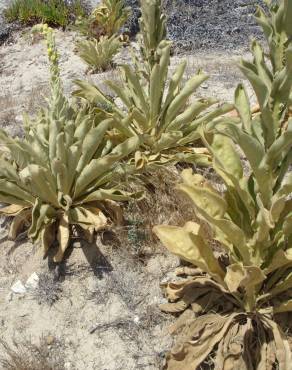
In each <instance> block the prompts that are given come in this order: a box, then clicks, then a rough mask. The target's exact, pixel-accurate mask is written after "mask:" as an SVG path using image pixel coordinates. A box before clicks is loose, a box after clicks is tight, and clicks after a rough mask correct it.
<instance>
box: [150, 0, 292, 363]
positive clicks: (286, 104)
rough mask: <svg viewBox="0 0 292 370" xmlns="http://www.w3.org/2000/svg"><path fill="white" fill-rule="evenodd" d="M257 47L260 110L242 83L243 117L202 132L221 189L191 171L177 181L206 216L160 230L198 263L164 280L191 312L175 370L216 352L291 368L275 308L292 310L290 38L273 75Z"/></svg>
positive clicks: (180, 326)
mask: <svg viewBox="0 0 292 370" xmlns="http://www.w3.org/2000/svg"><path fill="white" fill-rule="evenodd" d="M287 5H288V3H287V2H280V3H279V4H278V5H277V7H276V8H273V9H274V11H275V9H276V13H272V14H273V15H272V17H271V18H272V20H271V21H273V20H274V19H275V18H276V19H277V22H278V23H281V22H282V25H285V23H284V20H285V16H284V15H286V12H287V11H288V9H287V8H285V6H287ZM283 9H284V11H283ZM281 14H282V16H281ZM279 27H280V26H279ZM285 29H286V28H285V27H283V30H285ZM286 36H287V35H286ZM278 40H279V39H278ZM274 46H275V45H274ZM253 49H254V50H253V51H254V61H253V63H249V64H246V62H243V63H242V65H241V68H242V70H243V71H244V72H245V73H246V75H247V76H248V78H249V80H250V82H251V84H252V86H253V88H254V91H255V94H256V96H257V99H258V103H259V111H258V112H257V113H255V114H252V113H251V111H252V109H251V106H250V103H249V101H248V98H247V96H246V94H245V92H244V90H243V88H242V86H239V88H238V89H237V90H236V94H235V103H236V107H237V109H238V113H239V116H240V118H241V124H239V123H238V122H237V120H236V119H234V120H233V119H232V118H225V119H220V120H218V121H217V122H216V125H214V124H213V123H209V124H206V125H203V126H202V127H201V128H200V129H199V131H200V135H201V138H202V140H203V142H204V143H205V145H206V147H207V148H208V150H209V152H210V153H211V155H212V158H213V168H214V170H215V171H216V173H217V175H218V176H219V177H220V179H221V180H222V185H221V186H220V188H221V191H219V189H218V187H216V186H214V185H212V184H210V183H208V182H207V181H206V180H205V178H204V177H202V176H201V175H198V174H192V171H191V170H185V171H184V172H183V173H182V179H183V182H182V184H180V185H178V188H179V189H180V190H181V191H183V192H184V193H185V194H186V195H187V196H188V197H189V198H190V199H191V201H192V202H193V204H194V206H195V210H196V213H197V216H198V218H199V219H200V220H201V221H202V223H201V224H198V223H195V222H188V223H187V224H186V225H185V226H184V227H174V226H157V227H155V228H154V232H155V233H156V235H157V236H158V237H159V239H160V240H161V241H162V243H163V244H164V245H165V246H166V247H167V248H168V249H169V250H170V251H171V252H173V253H175V254H177V255H178V256H179V257H181V258H182V259H184V260H186V261H187V262H189V263H190V264H191V265H193V267H188V268H184V269H180V272H179V273H180V274H183V275H184V276H185V277H186V278H185V279H183V280H181V281H178V282H175V283H169V284H166V285H165V291H166V296H167V298H168V300H169V303H168V304H166V305H163V306H162V307H161V308H162V309H163V310H165V311H167V312H173V313H174V312H175V313H179V312H183V315H182V316H181V317H180V318H179V320H178V322H177V324H175V325H174V327H173V330H175V331H178V332H180V336H179V339H178V343H177V345H176V346H175V348H173V350H172V351H171V352H170V353H169V354H168V356H167V364H166V367H165V368H166V369H169V370H174V369H175V370H180V369H183V370H191V369H195V368H197V367H198V366H200V364H202V363H203V362H204V360H206V358H207V357H208V356H209V355H211V353H212V356H214V357H215V358H214V359H213V361H214V368H215V369H216V370H219V369H220V370H221V369H224V370H225V369H230V368H233V369H246V370H249V369H257V370H259V369H260V370H262V369H265V370H272V369H275V368H277V369H280V370H287V369H290V368H291V351H290V347H289V344H288V340H287V338H286V337H285V335H284V334H283V331H282V330H281V328H280V326H279V325H278V324H277V322H276V321H275V320H274V315H275V314H282V313H285V312H291V311H292V300H291V292H292V277H291V276H292V199H291V193H292V172H291V171H289V167H290V165H291V162H292V118H291V117H290V116H289V112H291V100H290V96H291V90H292V79H291V75H292V73H291V72H292V48H291V46H289V38H287V37H286V39H285V51H284V54H283V55H284V56H285V58H284V59H283V62H282V67H279V68H278V69H277V70H276V69H273V68H274V67H273V66H271V67H270V68H271V69H270V70H269V71H270V73H271V75H272V76H273V77H272V78H271V79H270V77H269V78H268V77H267V74H266V73H267V71H268V69H266V67H267V66H268V64H267V63H266V62H265V60H264V56H263V54H261V53H260V52H259V48H258V45H256V44H255V43H253ZM271 53H274V51H271ZM264 71H265V73H264ZM268 81H270V82H271V83H270V84H269V82H268ZM222 189H223V190H222ZM206 224H207V225H208V226H209V230H210V232H211V238H210V241H209V242H208V240H206V239H207V238H206V234H205V232H204V230H205V228H204V225H206ZM214 245H216V246H217V248H218V245H219V246H220V247H221V248H222V250H223V251H224V254H223V256H222V255H219V256H218V252H216V251H214ZM217 251H218V249H217ZM198 315H200V316H199V317H197V316H198Z"/></svg>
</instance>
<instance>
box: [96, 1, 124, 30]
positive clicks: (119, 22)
mask: <svg viewBox="0 0 292 370" xmlns="http://www.w3.org/2000/svg"><path fill="white" fill-rule="evenodd" d="M130 14H131V9H130V8H129V7H126V6H125V4H124V1H123V0H103V1H102V3H101V4H100V5H99V6H98V7H97V8H95V9H94V10H93V12H92V15H91V19H92V22H93V24H95V25H96V26H97V27H98V28H99V29H100V32H101V34H102V35H106V36H109V37H110V36H112V35H115V34H117V33H119V31H120V30H121V28H122V27H123V25H124V24H125V23H126V22H127V20H128V18H129V16H130Z"/></svg>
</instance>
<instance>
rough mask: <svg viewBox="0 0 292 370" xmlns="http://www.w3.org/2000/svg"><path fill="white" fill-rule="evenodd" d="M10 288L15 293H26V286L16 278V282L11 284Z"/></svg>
mask: <svg viewBox="0 0 292 370" xmlns="http://www.w3.org/2000/svg"><path fill="white" fill-rule="evenodd" d="M11 290H12V292H13V293H16V294H25V293H26V288H25V286H24V285H23V284H22V282H21V281H20V280H17V282H16V283H14V284H13V285H12V287H11Z"/></svg>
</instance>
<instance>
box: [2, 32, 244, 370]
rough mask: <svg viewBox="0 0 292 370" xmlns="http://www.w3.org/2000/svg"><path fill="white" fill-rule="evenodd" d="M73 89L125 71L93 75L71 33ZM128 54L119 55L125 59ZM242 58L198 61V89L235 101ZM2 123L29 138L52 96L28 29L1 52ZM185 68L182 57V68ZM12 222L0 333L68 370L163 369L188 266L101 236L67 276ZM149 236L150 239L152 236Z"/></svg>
mask: <svg viewBox="0 0 292 370" xmlns="http://www.w3.org/2000/svg"><path fill="white" fill-rule="evenodd" d="M56 35H57V44H58V47H59V51H60V53H61V70H62V79H63V83H64V87H65V91H66V92H67V93H68V94H69V93H70V91H72V89H73V84H72V80H73V79H74V78H86V79H88V80H93V81H95V82H96V83H99V84H101V81H102V80H103V79H104V78H109V77H110V78H117V77H118V72H116V71H109V72H107V73H104V74H101V75H87V74H86V66H85V65H84V64H83V63H82V61H81V60H80V59H79V58H78V57H77V56H76V55H75V54H74V39H75V38H76V35H75V34H74V33H71V32H66V33H62V32H60V31H58V32H57V34H56ZM126 55H127V52H126V51H125V50H124V51H123V52H122V54H121V55H120V56H119V58H120V60H121V59H125V58H126ZM238 57H239V56H238V54H235V55H230V53H229V54H228V55H227V54H224V53H213V54H212V53H209V54H206V53H205V54H203V53H199V54H197V55H195V56H188V70H187V72H188V75H190V74H192V73H193V72H194V71H195V70H196V69H197V68H199V67H201V68H203V69H204V70H206V71H207V72H208V73H209V74H210V80H209V81H208V82H207V83H206V84H205V85H204V86H203V88H201V90H200V91H199V92H198V94H200V95H209V96H210V95H213V96H217V97H219V98H220V99H222V100H228V101H231V100H232V96H233V91H234V87H235V86H236V84H237V83H238V82H239V81H240V79H241V75H240V72H239V71H238V70H237V67H236V60H237V59H238ZM0 61H1V63H0V124H1V127H4V128H5V129H7V130H8V131H9V132H10V133H12V134H13V135H20V134H21V120H22V119H21V112H22V111H23V110H27V111H30V112H31V113H33V112H35V110H36V107H37V106H38V105H39V104H40V103H44V101H45V98H46V97H47V92H48V65H47V57H46V55H45V50H44V46H43V43H42V41H37V42H32V40H31V37H30V35H29V33H28V32H23V34H22V35H19V36H18V37H16V42H15V43H13V44H11V45H6V46H2V47H0ZM177 62H179V58H178V57H175V58H174V59H173V61H172V63H173V65H175V64H176V63H177ZM8 226H9V225H8V222H7V221H4V220H2V221H1V229H0V307H1V308H0V328H1V336H2V338H3V339H4V340H6V341H8V342H9V343H10V342H12V341H13V340H15V341H16V342H19V341H20V342H21V341H26V340H30V341H31V342H32V343H36V344H40V345H42V346H45V347H46V349H48V350H49V352H50V353H51V356H52V357H53V358H56V361H57V362H58V363H59V365H60V368H61V369H78V370H91V369H95V370H132V369H133V370H134V369H135V370H136V369H145V370H154V369H159V368H160V366H161V362H162V361H163V355H164V353H165V351H166V350H167V349H169V348H170V346H171V345H172V338H170V336H169V335H168V334H167V327H168V325H169V323H170V322H171V320H172V318H171V317H169V316H166V315H163V314H162V313H161V312H160V311H159V309H158V304H159V303H162V302H163V301H164V298H163V296H162V294H161V290H160V283H161V282H162V281H163V280H165V279H167V278H169V277H171V276H172V274H173V270H174V267H175V266H177V264H178V260H177V259H176V258H174V257H172V256H170V255H169V254H168V253H167V252H166V251H165V250H163V249H160V247H159V246H157V245H155V244H153V245H152V247H153V248H152V249H151V248H149V246H148V248H147V249H146V250H145V251H144V252H143V256H142V257H141V255H140V254H139V253H138V252H137V250H138V248H137V245H133V243H132V244H131V243H128V242H127V239H126V238H118V239H119V240H122V241H120V243H118V242H117V240H115V238H112V237H109V235H104V236H103V237H101V236H98V238H97V241H96V243H94V244H92V245H87V244H86V243H85V242H84V241H83V240H79V239H76V240H75V241H74V243H73V245H72V248H71V249H70V251H69V253H68V255H67V259H66V261H65V262H64V264H63V265H62V266H61V269H60V271H59V272H58V276H59V278H60V279H59V280H58V282H57V281H56V271H55V270H54V269H53V266H52V263H51V260H50V258H49V259H48V260H43V259H42V254H41V251H40V250H39V249H38V248H37V247H35V246H33V245H32V244H30V243H29V242H27V240H26V239H25V238H23V239H20V240H18V241H17V242H16V243H13V242H10V241H7V240H6V235H7V229H8ZM148 237H149V235H146V239H147V238H148ZM148 244H150V243H148ZM34 272H35V273H37V274H38V276H39V278H40V283H39V287H38V288H37V289H35V290H31V291H27V292H26V293H25V294H15V293H12V292H11V286H12V285H13V284H14V283H15V282H16V281H17V280H21V281H22V282H23V283H24V282H25V281H26V279H27V278H28V277H29V276H30V275H31V274H32V273H34Z"/></svg>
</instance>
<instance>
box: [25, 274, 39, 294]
mask: <svg viewBox="0 0 292 370" xmlns="http://www.w3.org/2000/svg"><path fill="white" fill-rule="evenodd" d="M38 285H39V277H38V275H37V274H36V273H35V272H34V273H33V274H31V275H30V277H29V278H28V279H27V280H26V283H25V287H26V288H27V289H30V290H34V289H36V288H37V287H38Z"/></svg>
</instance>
